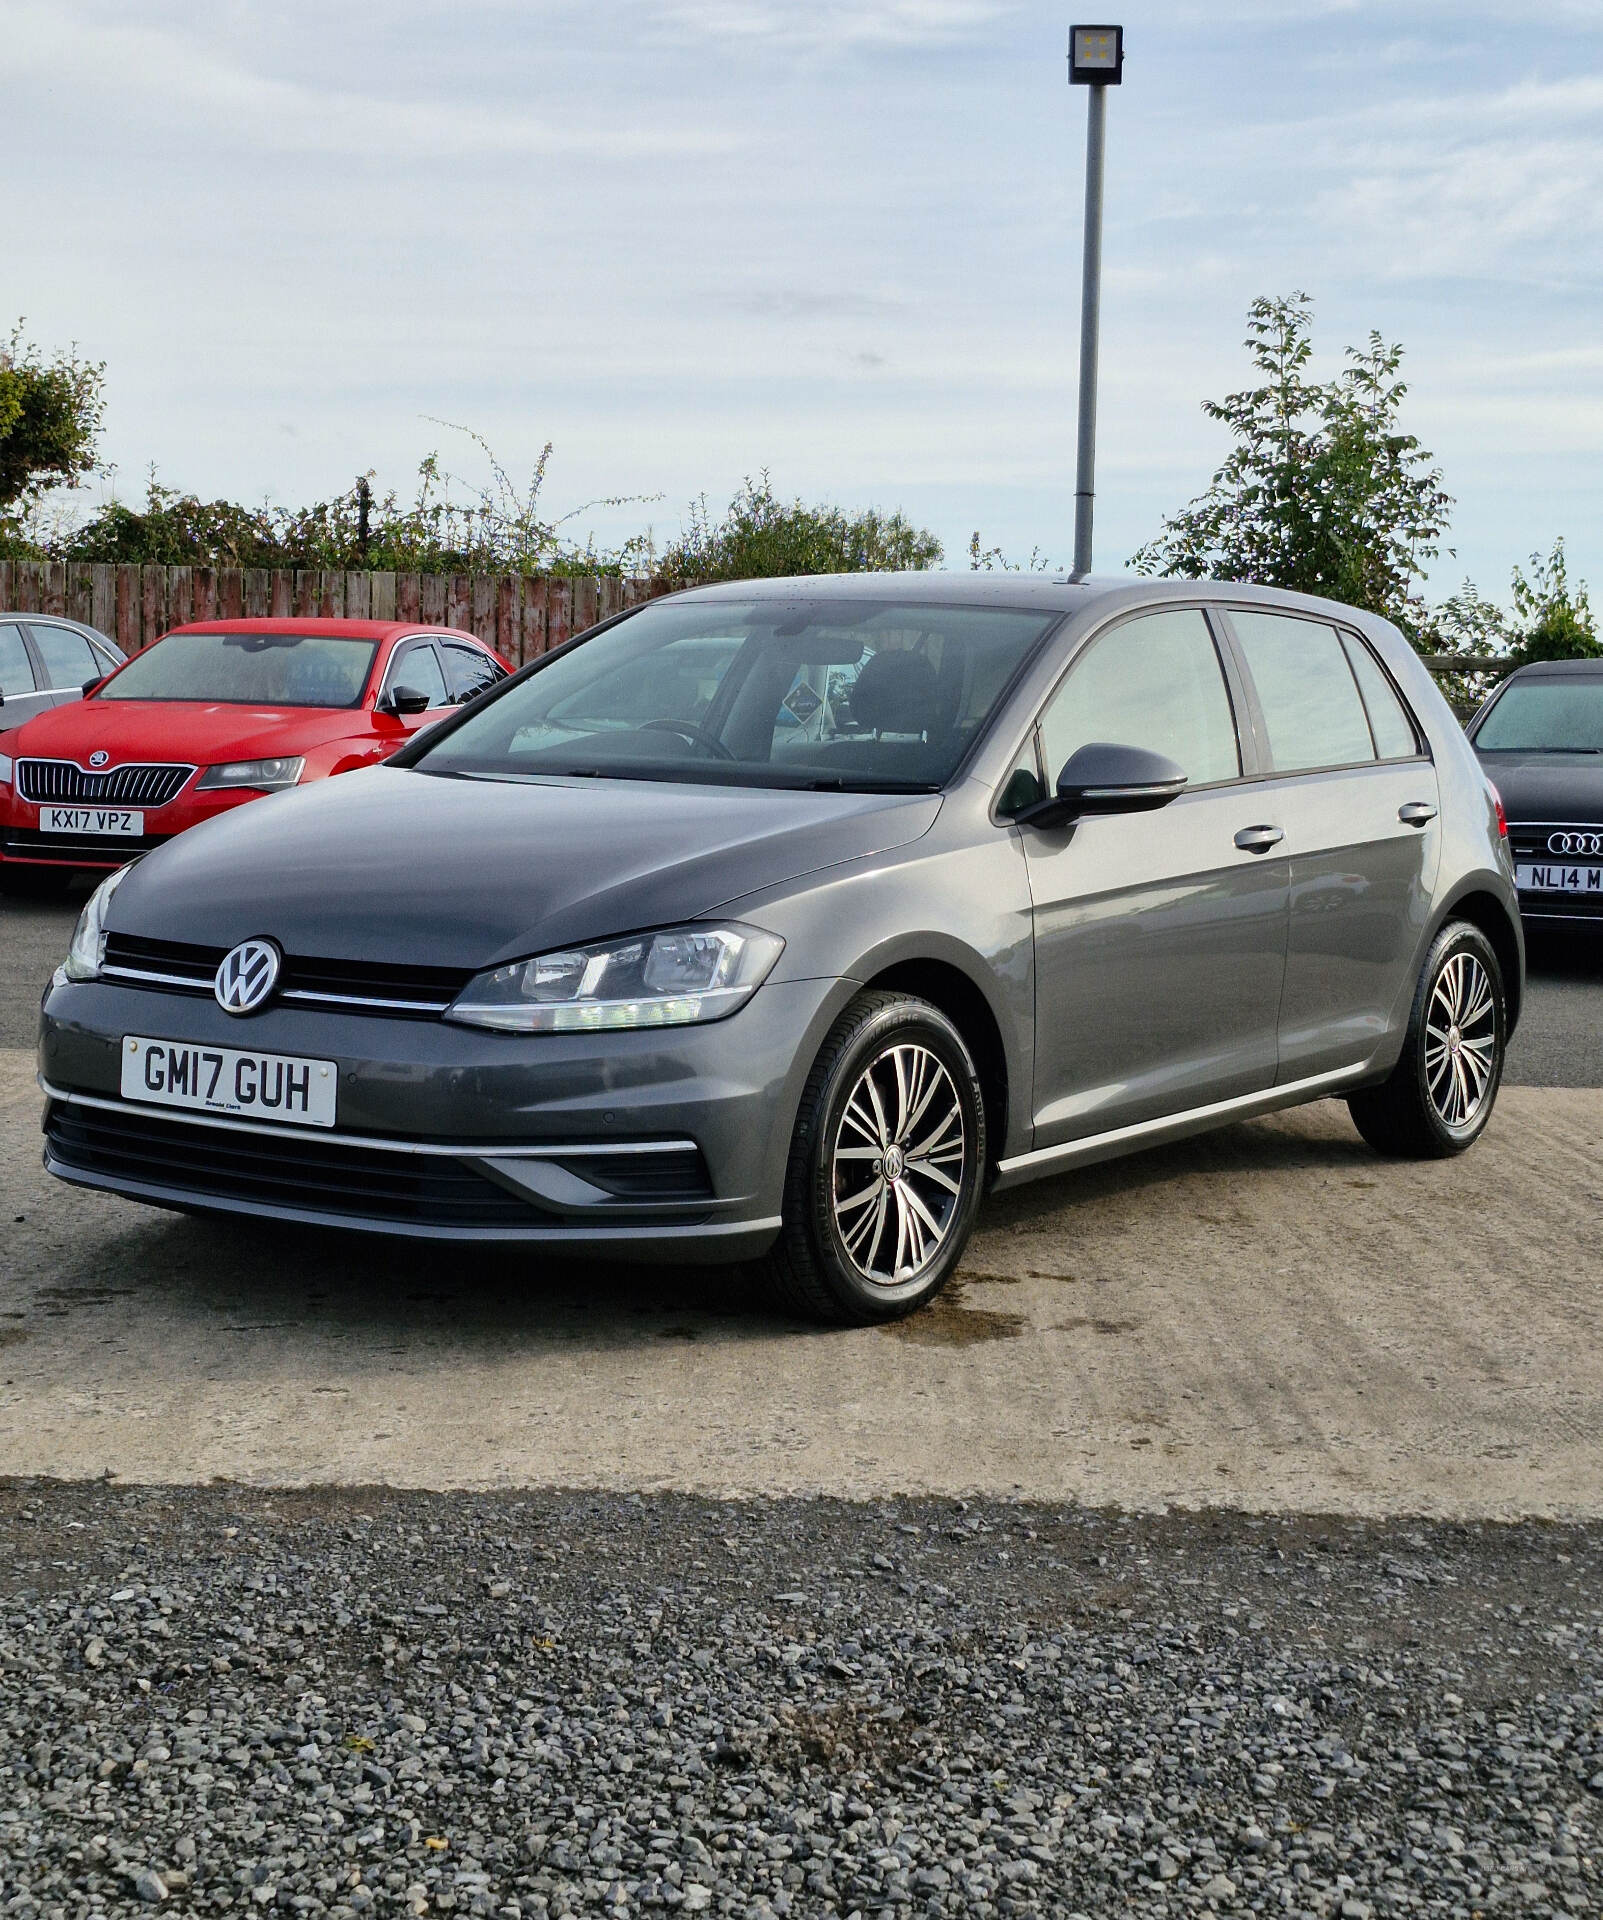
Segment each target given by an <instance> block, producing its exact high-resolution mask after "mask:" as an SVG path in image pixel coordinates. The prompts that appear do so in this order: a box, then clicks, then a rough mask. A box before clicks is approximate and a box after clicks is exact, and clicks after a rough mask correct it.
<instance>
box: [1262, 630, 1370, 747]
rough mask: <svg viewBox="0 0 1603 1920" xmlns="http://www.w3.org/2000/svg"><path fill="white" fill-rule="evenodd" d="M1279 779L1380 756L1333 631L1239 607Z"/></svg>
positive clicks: (1344, 656)
mask: <svg viewBox="0 0 1603 1920" xmlns="http://www.w3.org/2000/svg"><path fill="white" fill-rule="evenodd" d="M1230 622H1231V625H1232V626H1233V627H1234V628H1235V630H1236V637H1237V638H1238V639H1239V640H1240V642H1241V651H1242V653H1243V654H1244V655H1245V656H1246V660H1247V667H1248V669H1249V671H1250V672H1251V674H1252V678H1253V684H1254V685H1255V686H1256V687H1257V689H1258V704H1259V706H1260V707H1261V708H1262V709H1263V717H1264V724H1265V726H1267V728H1268V729H1269V752H1270V754H1271V756H1272V758H1273V760H1274V765H1275V771H1276V772H1277V773H1295V772H1298V771H1299V770H1301V769H1303V768H1307V767H1350V766H1357V765H1359V764H1361V763H1362V762H1363V761H1366V760H1373V759H1374V757H1375V743H1374V741H1373V740H1372V739H1371V738H1370V734H1369V722H1368V720H1367V719H1366V718H1365V715H1364V703H1363V701H1362V700H1360V699H1359V697H1358V683H1357V681H1356V680H1354V678H1353V673H1352V668H1351V667H1350V666H1349V665H1348V664H1347V655H1346V653H1345V651H1344V650H1343V648H1342V644H1341V640H1340V637H1339V636H1338V635H1337V632H1336V629H1335V628H1334V627H1327V626H1325V625H1324V623H1323V622H1322V621H1318V620H1296V619H1293V618H1291V617H1290V616H1289V615H1287V614H1279V613H1249V612H1247V611H1246V610H1245V609H1237V608H1232V609H1231V612H1230Z"/></svg>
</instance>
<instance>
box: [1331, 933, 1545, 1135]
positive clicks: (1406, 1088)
mask: <svg viewBox="0 0 1603 1920" xmlns="http://www.w3.org/2000/svg"><path fill="white" fill-rule="evenodd" d="M1507 1031H1508V1026H1507V1010H1506V1003H1505V1000H1504V997H1503V972H1502V969H1501V967H1499V966H1498V964H1497V955H1496V953H1495V952H1494V951H1493V949H1492V943H1491V942H1490V941H1489V940H1488V939H1487V938H1486V936H1485V934H1484V933H1482V932H1481V930H1480V928H1479V927H1473V926H1471V925H1470V924H1469V922H1468V921H1467V920H1451V921H1449V922H1448V924H1447V925H1446V926H1445V927H1443V928H1442V930H1441V932H1440V933H1439V934H1437V936H1436V938H1435V940H1434V941H1433V942H1432V943H1431V949H1430V952H1429V953H1428V954H1427V955H1426V956H1425V965H1424V968H1423V970H1422V971H1421V973H1420V976H1419V986H1418V988H1417V989H1416V990H1415V993H1414V1004H1413V1008H1412V1010H1411V1012H1410V1014H1409V1019H1408V1038H1407V1039H1406V1040H1405V1041H1404V1043H1403V1052H1402V1058H1401V1059H1400V1060H1399V1061H1398V1062H1397V1065H1396V1066H1395V1067H1394V1068H1393V1070H1392V1073H1391V1076H1390V1078H1389V1079H1387V1080H1383V1081H1382V1082H1381V1084H1380V1085H1379V1086H1378V1087H1366V1088H1364V1090H1363V1091H1362V1092H1361V1093H1355V1094H1353V1095H1352V1096H1351V1097H1350V1098H1349V1100H1348V1102H1347V1105H1348V1107H1349V1108H1350V1109H1351V1112H1352V1116H1353V1123H1354V1125H1355V1126H1356V1127H1357V1128H1358V1131H1359V1132H1360V1133H1361V1134H1362V1135H1363V1136H1364V1138H1365V1139H1366V1140H1367V1141H1368V1142H1369V1144H1370V1145H1371V1146H1372V1147H1373V1148H1374V1149H1375V1151H1376V1152H1377V1153H1384V1154H1387V1155H1389V1156H1391V1157H1392V1158H1395V1159H1408V1160H1431V1159H1444V1158H1446V1156H1447V1155H1449V1154H1453V1153H1462V1152H1463V1151H1464V1149H1465V1148H1466V1147H1467V1146H1470V1145H1471V1144H1472V1143H1473V1142H1474V1141H1476V1140H1477V1139H1479V1137H1480V1134H1481V1132H1482V1130H1483V1128H1484V1127H1485V1125H1486V1123H1487V1121H1488V1120H1489V1119H1490V1118H1491V1114H1492V1107H1493V1105H1494V1103H1495V1102H1496V1099H1497V1089H1498V1087H1499V1085H1500V1084H1501V1082H1502V1078H1503V1048H1504V1044H1505V1042H1506V1039H1507Z"/></svg>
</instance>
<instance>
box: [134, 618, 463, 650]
mask: <svg viewBox="0 0 1603 1920" xmlns="http://www.w3.org/2000/svg"><path fill="white" fill-rule="evenodd" d="M167 632H168V633H304V634H306V635H308V636H309V637H313V638H318V637H321V638H327V639H333V640H388V639H391V638H392V637H393V636H394V635H396V634H398V633H430V634H441V635H446V636H449V637H450V638H451V639H453V640H471V641H473V643H474V645H475V646H483V645H484V644H485V643H484V642H483V641H482V640H480V639H479V637H478V635H477V634H473V633H465V632H464V631H463V630H462V629H461V628H460V627H437V626H431V625H430V624H429V623H428V622H427V621H423V620H343V619H329V618H313V617H311V616H309V615H308V616H307V617H305V618H301V617H299V616H297V615H295V614H274V615H273V616H272V617H271V618H268V619H258V620H190V621H186V622H185V623H184V625H183V626H181V627H169V628H168V629H167ZM162 638H163V639H165V638H166V635H165V634H164V635H163V636H162Z"/></svg>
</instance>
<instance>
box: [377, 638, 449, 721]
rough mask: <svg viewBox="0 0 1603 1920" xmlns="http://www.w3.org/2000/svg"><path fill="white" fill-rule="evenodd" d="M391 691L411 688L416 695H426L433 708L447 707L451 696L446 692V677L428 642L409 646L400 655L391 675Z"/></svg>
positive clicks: (391, 669) (424, 641) (423, 641)
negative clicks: (399, 688)
mask: <svg viewBox="0 0 1603 1920" xmlns="http://www.w3.org/2000/svg"><path fill="white" fill-rule="evenodd" d="M389 684H390V690H391V691H392V692H393V691H394V689H395V688H396V687H410V688H411V689H412V691H413V692H414V693H426V694H427V695H428V696H429V705H430V706H431V707H447V706H449V705H450V704H451V696H450V694H449V693H447V692H446V690H445V675H444V674H443V673H441V671H440V663H439V660H438V658H437V657H436V655H435V652H434V649H433V647H432V646H431V645H430V644H429V642H428V641H427V640H422V641H419V642H417V643H416V644H415V645H413V646H409V647H407V648H406V649H405V651H404V652H402V653H401V654H399V655H398V656H397V658H396V660H395V663H394V665H393V666H392V667H391V668H390V674H389Z"/></svg>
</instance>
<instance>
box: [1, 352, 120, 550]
mask: <svg viewBox="0 0 1603 1920" xmlns="http://www.w3.org/2000/svg"><path fill="white" fill-rule="evenodd" d="M104 376H105V368H104V366H103V365H100V364H98V363H94V362H91V361H87V360H80V359H79V358H78V355H77V352H76V351H75V350H73V351H69V352H67V353H58V354H57V355H56V356H55V358H54V359H52V360H49V361H46V360H45V359H44V358H43V357H42V356H41V354H40V352H39V349H38V348H37V347H36V346H34V345H33V344H32V343H31V342H30V341H25V340H24V339H23V337H22V322H21V321H20V320H19V321H18V322H17V324H16V326H15V327H14V328H13V329H12V331H11V337H10V339H9V340H7V341H5V342H4V344H0V550H6V551H9V550H14V549H15V550H21V549H22V548H24V547H25V546H26V544H27V543H26V539H25V536H24V535H23V532H22V528H21V522H20V518H19V515H18V510H19V509H22V508H26V507H27V506H28V505H29V504H30V503H32V502H33V501H35V500H36V499H37V498H38V496H39V495H40V494H41V493H43V492H45V491H46V490H47V489H49V488H51V487H66V486H76V485H77V484H78V482H79V480H81V479H82V478H83V476H84V475H85V474H87V473H90V472H92V471H93V468H94V464H95V444H96V442H97V440H98V439H99V437H100V419H101V413H102V410H103V406H104V402H103V400H102V397H101V389H102V384H103V381H104Z"/></svg>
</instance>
